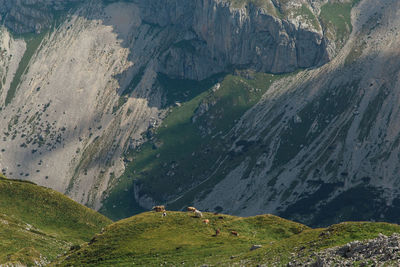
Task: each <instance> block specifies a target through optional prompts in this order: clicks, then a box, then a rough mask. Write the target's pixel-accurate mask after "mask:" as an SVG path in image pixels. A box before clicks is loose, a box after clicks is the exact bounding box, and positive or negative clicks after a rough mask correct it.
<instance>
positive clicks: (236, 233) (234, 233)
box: [231, 231, 239, 236]
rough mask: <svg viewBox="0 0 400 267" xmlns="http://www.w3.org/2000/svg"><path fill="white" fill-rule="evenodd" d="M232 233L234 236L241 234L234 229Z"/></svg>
mask: <svg viewBox="0 0 400 267" xmlns="http://www.w3.org/2000/svg"><path fill="white" fill-rule="evenodd" d="M231 234H232V235H234V236H239V234H238V232H236V231H232V232H231Z"/></svg>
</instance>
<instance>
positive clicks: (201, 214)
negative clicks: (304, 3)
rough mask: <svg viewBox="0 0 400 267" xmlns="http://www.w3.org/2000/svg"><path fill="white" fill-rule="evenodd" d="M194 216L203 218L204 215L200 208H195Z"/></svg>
mask: <svg viewBox="0 0 400 267" xmlns="http://www.w3.org/2000/svg"><path fill="white" fill-rule="evenodd" d="M194 216H196V217H197V218H201V217H203V213H201V211H199V210H195V211H194Z"/></svg>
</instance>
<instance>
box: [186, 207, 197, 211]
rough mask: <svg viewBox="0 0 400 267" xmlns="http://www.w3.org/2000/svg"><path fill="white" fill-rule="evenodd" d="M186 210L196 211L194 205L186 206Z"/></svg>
mask: <svg viewBox="0 0 400 267" xmlns="http://www.w3.org/2000/svg"><path fill="white" fill-rule="evenodd" d="M187 211H189V212H195V211H196V208H195V207H188V208H187Z"/></svg>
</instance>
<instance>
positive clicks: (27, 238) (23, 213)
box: [0, 177, 111, 265]
mask: <svg viewBox="0 0 400 267" xmlns="http://www.w3.org/2000/svg"><path fill="white" fill-rule="evenodd" d="M109 223H111V221H110V220H109V219H107V218H106V217H104V216H102V215H100V214H99V213H97V212H95V211H92V210H90V209H88V208H86V207H84V206H82V205H80V204H78V203H76V202H74V201H73V200H71V199H69V198H68V197H66V196H64V195H62V194H60V193H58V192H55V191H54V190H51V189H48V188H44V187H40V186H37V185H34V184H32V183H29V182H22V181H16V180H8V179H6V178H4V177H0V265H1V264H5V263H22V264H27V265H31V264H33V263H34V262H35V261H36V262H39V261H40V259H41V260H42V262H48V261H50V260H54V259H55V257H56V256H57V255H59V254H62V253H63V252H64V251H66V250H68V249H69V248H70V246H71V245H75V244H80V243H83V242H85V241H88V240H89V239H90V238H91V237H92V236H93V235H94V234H95V233H96V232H99V231H100V230H101V228H102V227H104V226H106V225H108V224H109Z"/></svg>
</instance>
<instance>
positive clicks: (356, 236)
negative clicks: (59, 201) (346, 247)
mask: <svg viewBox="0 0 400 267" xmlns="http://www.w3.org/2000/svg"><path fill="white" fill-rule="evenodd" d="M203 215H204V217H203V218H202V219H199V218H194V216H193V215H192V213H183V212H167V216H166V217H164V218H163V217H162V216H161V213H156V212H146V213H142V214H140V215H136V216H134V217H131V218H128V219H125V220H122V221H119V222H117V223H114V224H112V225H110V226H108V227H106V229H105V231H103V232H102V233H101V234H98V235H96V236H95V237H94V238H93V239H92V240H91V242H89V243H88V244H85V245H82V247H81V249H79V250H76V251H72V252H70V253H68V254H67V255H66V256H64V257H62V258H60V259H59V260H58V262H57V263H59V264H60V265H61V266H81V265H84V266H125V265H128V264H129V265H131V264H133V263H134V264H135V265H140V266H159V265H167V266H176V265H181V264H183V263H184V264H185V265H188V266H200V265H202V264H208V265H212V266H233V265H235V264H239V263H240V264H243V262H245V263H246V264H245V265H246V266H253V265H254V266H255V265H257V264H261V263H262V264H265V263H267V264H268V265H269V264H271V265H272V264H273V263H274V262H276V263H279V264H278V265H279V266H284V265H286V264H287V263H288V261H289V260H290V259H291V257H293V256H292V255H291V253H296V254H298V255H300V256H304V257H310V255H311V254H312V253H313V252H317V251H319V250H322V249H325V248H329V247H333V246H338V245H343V244H346V243H348V242H351V241H354V240H366V239H370V238H374V237H377V236H378V235H379V233H383V234H385V235H391V234H392V233H395V232H399V231H400V226H398V225H393V224H387V223H367V222H347V223H341V224H337V225H333V226H330V227H328V228H320V229H311V228H308V227H306V226H304V225H301V224H298V223H295V222H291V221H287V220H284V219H282V218H279V217H276V216H273V215H261V216H256V217H247V218H240V217H234V216H229V215H222V214H217V215H216V214H211V213H203ZM204 219H207V220H209V223H208V224H206V223H204V222H203V220H204ZM217 229H219V230H220V233H219V234H218V235H217V236H216V235H215V234H216V230H217ZM232 231H235V232H237V233H238V236H236V235H233V234H232V233H231V232H232ZM254 244H259V245H262V248H260V249H257V250H255V251H250V248H251V247H252V245H254Z"/></svg>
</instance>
